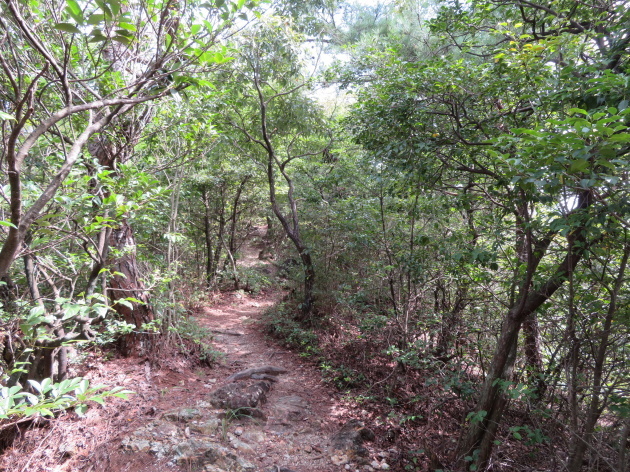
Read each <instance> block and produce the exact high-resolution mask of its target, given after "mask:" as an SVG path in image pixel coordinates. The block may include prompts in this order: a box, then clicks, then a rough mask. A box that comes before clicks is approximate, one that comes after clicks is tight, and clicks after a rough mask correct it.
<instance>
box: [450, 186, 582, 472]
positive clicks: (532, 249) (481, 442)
mask: <svg viewBox="0 0 630 472" xmlns="http://www.w3.org/2000/svg"><path fill="white" fill-rule="evenodd" d="M591 203H592V195H591V191H590V190H588V189H587V190H584V191H583V192H582V193H581V194H580V195H579V197H578V205H577V207H576V209H575V210H574V212H578V211H582V210H586V209H587V208H588V207H589V206H590V204H591ZM527 241H528V255H527V273H526V276H525V279H524V280H523V283H522V284H521V290H520V295H519V297H518V299H517V302H516V304H515V305H514V306H513V307H512V308H511V309H510V310H509V311H508V313H507V316H506V317H505V320H504V321H503V325H502V327H501V334H500V337H499V340H498V342H497V347H496V348H495V352H494V356H493V359H492V363H491V365H490V370H489V372H488V375H487V377H486V380H485V382H484V384H483V387H482V390H481V395H480V397H479V400H478V402H477V406H476V408H475V412H476V413H477V414H478V415H477V416H478V417H479V416H480V415H479V414H480V413H481V412H485V416H484V417H483V418H482V419H480V420H479V421H473V422H471V423H470V425H469V426H468V429H467V430H466V432H465V433H464V436H463V438H462V440H461V441H460V444H459V446H458V448H457V457H456V470H460V469H465V468H466V467H467V461H466V460H465V458H466V457H469V456H473V457H474V451H475V450H479V453H478V454H477V456H476V460H475V463H476V465H477V470H484V468H485V467H486V466H487V464H488V461H489V459H490V455H491V453H492V444H493V441H494V434H495V432H496V430H497V427H498V424H499V423H500V421H501V416H502V413H503V408H504V407H505V404H506V399H505V398H503V397H504V393H503V391H502V385H501V384H502V382H501V381H502V380H503V381H507V382H509V381H510V379H509V375H510V373H511V370H512V368H513V366H514V361H515V358H516V356H512V355H511V353H512V352H513V349H515V348H516V345H517V343H518V334H519V331H520V329H521V326H522V324H523V322H524V321H525V320H526V319H527V317H528V316H530V315H531V314H532V313H534V311H536V310H537V309H538V308H539V307H540V306H541V305H542V304H543V303H544V302H545V301H547V300H548V299H549V298H550V297H551V296H552V295H553V294H554V293H555V292H556V290H558V289H559V288H560V287H561V286H562V284H563V283H564V282H565V280H566V279H567V277H568V276H569V274H570V273H572V272H573V271H574V270H575V268H576V266H577V264H578V262H579V261H580V260H581V258H582V255H583V254H584V251H585V250H586V249H587V247H588V243H587V241H586V229H585V228H584V227H583V226H582V227H578V228H576V229H575V231H574V232H573V233H572V234H571V235H570V241H569V244H568V249H567V252H566V255H565V257H564V260H563V261H562V262H561V263H560V264H559V265H558V267H557V268H556V270H555V272H554V274H553V275H552V276H551V277H550V278H549V279H548V280H547V282H546V283H544V284H543V285H541V286H540V288H539V289H538V290H533V289H532V280H533V276H534V274H535V272H536V270H537V268H538V265H539V263H540V261H541V260H542V258H543V256H544V255H545V253H546V252H547V248H548V247H549V245H550V244H551V238H550V237H549V236H548V237H546V238H544V239H543V240H541V241H538V242H536V243H534V241H532V237H531V234H528V236H527ZM491 421H492V422H493V423H495V424H492V425H491V424H490V423H491Z"/></svg>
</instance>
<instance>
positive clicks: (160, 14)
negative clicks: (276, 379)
mask: <svg viewBox="0 0 630 472" xmlns="http://www.w3.org/2000/svg"><path fill="white" fill-rule="evenodd" d="M0 9H1V14H0V120H1V121H0V127H1V133H2V140H3V145H2V154H1V155H0V165H1V168H2V184H1V187H0V191H1V195H0V197H1V199H0V212H1V213H0V246H1V248H0V278H1V282H0V299H1V301H2V313H1V320H0V327H1V328H0V342H1V345H0V352H1V353H2V356H1V358H0V369H1V373H2V380H1V389H0V397H1V398H0V418H6V419H11V418H15V417H16V416H24V417H29V416H33V415H35V414H43V415H49V416H52V415H53V414H54V413H55V412H56V411H59V410H61V409H65V408H69V407H74V406H76V407H77V408H85V407H84V406H79V405H84V404H85V403H86V402H89V401H90V400H95V401H102V399H103V398H105V397H106V396H111V395H118V396H120V395H126V392H125V391H124V390H122V389H121V388H116V387H112V388H111V389H109V390H106V391H103V390H100V389H97V388H93V389H90V387H89V385H88V384H87V383H86V382H87V381H83V379H81V378H78V377H77V376H76V375H74V370H73V369H74V368H73V365H75V364H76V363H78V362H79V361H78V360H77V359H78V354H77V352H80V351H81V350H87V349H92V348H94V346H99V348H102V349H112V350H115V351H116V352H118V353H120V354H121V355H125V356H146V357H148V358H157V357H159V356H160V355H162V354H160V353H165V352H167V349H168V347H169V346H170V347H173V346H179V348H182V346H183V345H187V346H189V347H190V346H191V345H192V346H193V347H194V349H196V351H195V352H196V353H197V355H199V356H201V357H204V356H206V355H207V354H208V352H210V347H209V344H207V342H206V341H205V340H203V339H200V338H199V337H198V336H197V337H195V336H196V335H195V334H194V333H195V332H196V331H195V330H194V329H190V326H191V324H190V323H193V322H194V321H191V319H192V318H190V317H189V309H190V306H191V305H193V304H194V303H196V301H197V300H203V299H204V297H207V296H208V294H209V293H211V292H215V291H226V290H245V291H250V292H261V291H264V290H272V289H273V290H285V291H286V292H287V293H288V295H287V297H286V300H285V303H282V304H280V305H278V306H277V307H275V308H274V309H272V310H271V312H270V315H269V319H268V327H267V328H268V329H269V330H270V331H271V332H273V333H275V335H276V336H277V337H280V338H282V339H283V340H288V341H287V342H289V343H290V344H293V346H294V348H296V349H299V350H301V351H302V353H303V354H304V355H305V356H306V357H309V358H310V359H311V360H312V361H313V362H315V363H317V364H318V365H319V366H321V368H322V370H323V371H324V372H325V373H326V372H330V371H332V372H333V374H332V379H333V383H334V384H335V385H336V387H337V388H339V389H341V390H348V391H353V390H357V391H361V392H363V393H364V392H369V395H368V396H369V397H370V401H372V402H373V403H374V404H375V405H378V407H377V408H378V409H379V411H383V412H386V413H384V414H383V417H387V418H389V419H387V420H383V421H384V422H385V423H387V424H390V423H391V424H393V423H392V421H394V420H393V419H392V418H406V420H404V421H403V419H400V421H399V422H398V424H397V425H396V428H397V429H396V431H399V432H400V431H402V433H401V434H400V436H396V437H397V439H396V440H397V441H399V445H400V447H401V448H402V450H403V454H402V456H401V459H400V464H399V465H400V470H453V471H463V470H511V469H507V468H505V469H502V468H501V466H500V465H497V464H501V463H503V464H505V463H510V464H511V465H510V467H511V468H512V469H513V470H531V469H527V468H526V466H525V464H526V463H527V460H526V459H524V458H526V457H530V458H534V463H539V464H540V468H545V469H548V470H568V471H571V472H576V471H580V470H601V471H609V470H610V471H612V470H615V471H623V470H628V469H627V467H628V464H629V462H628V461H629V460H630V459H629V458H628V452H627V450H628V437H629V435H630V376H629V372H630V371H629V367H630V366H629V365H628V359H629V356H628V349H629V344H628V343H629V337H628V334H629V328H630V284H629V283H628V274H627V270H626V269H627V265H628V258H629V256H630V234H629V231H630V195H629V191H630V188H629V184H628V182H629V179H628V177H629V175H628V174H629V171H630V162H629V155H630V129H629V127H630V106H629V105H630V60H629V58H630V54H629V49H630V8H629V5H628V3H627V2H626V1H622V0H593V1H592V2H590V3H588V2H587V3H585V2H582V1H578V0H554V1H550V2H536V1H526V0H478V1H467V2H460V1H437V0H436V1H426V2H425V1H420V0H400V1H389V2H376V1H375V2H351V1H341V0H321V1H317V2H298V1H291V0H286V1H285V0H274V1H271V2H270V1H266V2H265V1H261V2H259V1H246V0H234V1H227V0H213V1H209V2H197V1H192V2H184V3H182V2H176V1H173V0H164V1H162V0H128V1H118V0H5V1H3V2H2V4H1V5H0ZM263 227H264V228H265V232H266V233H265V237H264V238H263V243H264V248H263V249H262V250H261V252H260V258H261V260H262V259H267V260H272V261H273V264H275V265H276V266H278V267H279V268H280V269H281V271H282V273H283V274H284V277H285V278H284V279H283V281H282V282H277V281H273V280H271V277H268V276H267V274H266V273H264V272H261V271H257V270H256V268H243V267H239V265H238V260H239V257H240V256H241V251H242V248H243V246H244V244H246V243H247V242H248V241H250V240H251V238H252V234H254V232H255V231H254V229H255V228H263ZM191 333H192V334H191ZM183 339H187V340H188V344H186V342H183V341H182V340H183ZM182 349H183V348H182ZM168 352H171V351H168ZM359 353H360V355H359ZM169 355H170V354H169ZM384 378H385V379H388V380H387V381H384V380H383V379H384ZM64 382H65V383H64ZM59 386H62V387H61V388H60V387H59ZM64 389H65V390H64ZM362 389H363V390H362ZM62 391H65V392H66V393H67V392H70V393H72V392H74V394H73V395H74V396H73V397H72V399H71V400H69V399H68V398H70V397H68V396H64V394H63V393H59V392H62ZM51 392H57V393H54V394H51ZM363 393H362V395H363ZM366 395H367V394H366ZM440 410H443V411H446V412H448V414H444V415H441V416H437V413H434V412H435V411H440ZM387 412H390V414H389V416H387ZM425 415H426V418H425ZM432 415H436V416H432ZM410 418H413V420H409V419H410ZM420 418H425V421H424V422H423V421H420ZM427 418H430V421H429V419H427ZM416 420H417V421H416ZM432 422H439V424H440V429H441V430H443V431H444V436H443V437H442V436H440V435H436V434H435V431H434V430H431V428H430V424H432ZM392 428H393V427H392ZM396 434H397V435H398V433H396ZM414 451H415V452H414ZM417 451H422V452H417ZM502 461H504V462H502ZM505 461H507V462H505ZM519 464H520V465H519ZM505 467H507V466H505Z"/></svg>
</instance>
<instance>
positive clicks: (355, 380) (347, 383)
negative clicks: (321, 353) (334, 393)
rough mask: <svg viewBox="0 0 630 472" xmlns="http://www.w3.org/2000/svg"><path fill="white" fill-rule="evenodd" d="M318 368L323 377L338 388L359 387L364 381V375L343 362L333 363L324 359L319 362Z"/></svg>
mask: <svg viewBox="0 0 630 472" xmlns="http://www.w3.org/2000/svg"><path fill="white" fill-rule="evenodd" d="M319 368H320V369H321V370H322V372H323V375H324V379H325V380H326V381H328V382H331V383H333V384H334V385H335V387H337V388H338V389H339V390H348V389H353V388H359V387H362V386H363V385H364V384H365V381H366V377H365V375H364V374H363V373H362V372H359V371H357V370H355V369H353V368H351V367H348V366H345V365H343V364H339V365H333V364H331V363H329V362H327V361H324V362H322V363H321V364H320V366H319Z"/></svg>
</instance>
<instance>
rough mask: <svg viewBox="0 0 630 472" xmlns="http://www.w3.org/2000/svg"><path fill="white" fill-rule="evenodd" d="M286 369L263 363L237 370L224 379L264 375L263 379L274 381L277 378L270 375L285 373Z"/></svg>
mask: <svg viewBox="0 0 630 472" xmlns="http://www.w3.org/2000/svg"><path fill="white" fill-rule="evenodd" d="M286 373H287V370H286V369H284V368H282V367H276V366H273V365H265V366H262V367H252V368H251V369H246V370H243V371H241V372H237V373H236V374H232V375H230V376H229V377H228V378H227V379H226V380H227V381H228V382H233V381H235V380H242V379H247V378H252V379H254V378H260V377H255V376H264V379H265V380H272V381H273V382H275V381H276V380H277V379H276V378H275V377H272V376H276V375H278V374H286Z"/></svg>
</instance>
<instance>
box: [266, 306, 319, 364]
mask: <svg viewBox="0 0 630 472" xmlns="http://www.w3.org/2000/svg"><path fill="white" fill-rule="evenodd" d="M263 323H264V327H265V331H266V332H267V334H269V335H271V336H272V337H274V338H276V339H278V340H280V341H282V342H283V343H284V344H285V346H286V347H288V348H292V349H295V350H297V351H298V352H299V354H300V355H301V356H302V357H319V356H320V355H321V349H320V347H319V340H318V337H317V334H316V333H315V332H314V331H313V330H312V329H310V328H305V327H304V326H302V325H301V324H300V323H299V322H297V321H296V320H295V319H294V318H293V307H292V306H290V305H289V304H287V303H280V304H278V305H276V306H274V307H272V308H271V309H269V310H267V311H266V312H265V313H264V314H263Z"/></svg>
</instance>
